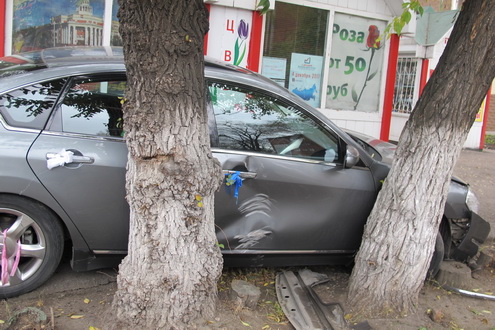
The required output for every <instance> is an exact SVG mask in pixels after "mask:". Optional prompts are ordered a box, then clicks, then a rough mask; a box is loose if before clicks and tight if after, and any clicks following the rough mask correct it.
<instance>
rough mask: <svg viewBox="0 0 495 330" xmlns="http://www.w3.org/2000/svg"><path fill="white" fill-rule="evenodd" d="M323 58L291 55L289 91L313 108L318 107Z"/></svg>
mask: <svg viewBox="0 0 495 330" xmlns="http://www.w3.org/2000/svg"><path fill="white" fill-rule="evenodd" d="M322 68H323V57H322V56H315V55H306V54H297V53H293V54H292V57H291V60H290V75H289V90H290V91H291V92H292V93H294V94H296V95H298V96H299V97H301V98H302V99H303V100H304V101H306V102H308V103H309V104H311V105H312V106H314V107H319V106H320V95H321V72H322Z"/></svg>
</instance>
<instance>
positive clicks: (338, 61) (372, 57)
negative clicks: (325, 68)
mask: <svg viewBox="0 0 495 330" xmlns="http://www.w3.org/2000/svg"><path fill="white" fill-rule="evenodd" d="M385 26H386V24H385V22H383V21H379V20H374V19H368V18H364V17H358V16H352V15H346V14H340V13H336V14H335V21H334V24H333V31H332V33H333V38H332V51H331V59H330V63H329V65H330V71H329V75H328V83H327V86H326V87H327V88H326V107H327V108H328V109H334V110H357V111H365V112H376V111H378V106H379V101H380V100H379V96H380V80H381V76H382V68H383V56H384V55H383V53H384V41H383V40H382V41H377V39H378V37H379V36H380V34H381V33H382V32H383V30H384V29H385Z"/></svg>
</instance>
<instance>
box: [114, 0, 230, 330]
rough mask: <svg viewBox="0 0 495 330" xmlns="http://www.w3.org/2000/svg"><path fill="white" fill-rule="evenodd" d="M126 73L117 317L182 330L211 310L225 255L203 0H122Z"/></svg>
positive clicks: (135, 324) (129, 323)
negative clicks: (123, 234)
mask: <svg viewBox="0 0 495 330" xmlns="http://www.w3.org/2000/svg"><path fill="white" fill-rule="evenodd" d="M119 4H120V9H119V19H120V32H121V35H122V39H123V43H124V56H125V62H126V67H127V81H128V83H127V90H126V100H125V104H124V129H125V132H126V142H127V146H128V149H129V155H128V165H127V200H128V202H129V206H130V210H131V216H130V234H129V254H128V256H127V257H126V258H125V259H124V261H123V262H122V264H121V266H120V269H119V276H118V279H117V284H118V290H117V292H116V294H115V297H114V302H113V306H114V311H115V313H116V315H117V317H118V319H119V321H120V322H121V324H123V325H124V327H126V328H134V329H138V328H139V329H171V328H186V327H187V325H188V324H190V322H192V321H194V320H195V319H197V318H204V317H209V316H211V315H212V313H213V311H214V308H215V300H216V293H217V289H216V288H217V280H218V278H219V276H220V275H221V270H222V257H221V253H220V250H219V248H218V247H217V245H216V237H215V230H214V214H213V194H214V192H215V190H216V189H217V187H218V185H219V183H220V180H221V170H220V166H219V163H218V162H217V161H215V160H214V158H213V157H212V155H211V151H210V146H209V134H208V128H207V124H206V123H207V114H206V103H205V88H206V87H205V82H204V59H203V38H204V35H205V33H206V32H207V31H208V18H207V11H206V8H205V6H204V3H203V0H161V1H154V0H120V1H119Z"/></svg>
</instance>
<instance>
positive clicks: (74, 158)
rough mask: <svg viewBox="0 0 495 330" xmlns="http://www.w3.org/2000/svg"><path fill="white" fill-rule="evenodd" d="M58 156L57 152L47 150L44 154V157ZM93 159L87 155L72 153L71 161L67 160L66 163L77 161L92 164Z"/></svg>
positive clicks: (52, 157)
mask: <svg viewBox="0 0 495 330" xmlns="http://www.w3.org/2000/svg"><path fill="white" fill-rule="evenodd" d="M58 157H60V154H59V153H54V152H49V153H47V154H46V159H55V158H58ZM94 162H95V159H94V158H93V157H88V156H79V155H72V161H71V162H67V163H68V164H69V163H70V164H73V163H78V164H93V163H94Z"/></svg>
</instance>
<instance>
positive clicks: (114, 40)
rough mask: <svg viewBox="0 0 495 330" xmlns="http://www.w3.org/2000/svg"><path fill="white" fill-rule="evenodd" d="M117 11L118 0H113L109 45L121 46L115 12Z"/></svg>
mask: <svg viewBox="0 0 495 330" xmlns="http://www.w3.org/2000/svg"><path fill="white" fill-rule="evenodd" d="M118 11H119V1H118V0H113V6H112V30H111V32H110V35H111V36H110V45H111V46H122V45H123V44H122V37H121V36H120V33H119V19H118V17H117V13H118Z"/></svg>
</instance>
